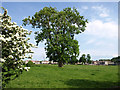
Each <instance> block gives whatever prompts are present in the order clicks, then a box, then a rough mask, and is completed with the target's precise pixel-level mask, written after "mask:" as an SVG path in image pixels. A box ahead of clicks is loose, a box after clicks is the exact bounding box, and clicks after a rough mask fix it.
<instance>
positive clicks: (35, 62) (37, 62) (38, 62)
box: [25, 60, 40, 64]
mask: <svg viewBox="0 0 120 90" xmlns="http://www.w3.org/2000/svg"><path fill="white" fill-rule="evenodd" d="M29 61H32V62H33V63H34V64H40V61H35V60H26V61H25V64H27V63H28V62H29Z"/></svg>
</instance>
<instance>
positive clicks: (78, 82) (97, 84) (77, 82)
mask: <svg viewBox="0 0 120 90" xmlns="http://www.w3.org/2000/svg"><path fill="white" fill-rule="evenodd" d="M65 84H66V85H69V86H71V87H73V88H118V82H109V81H91V80H85V79H70V80H68V81H66V82H65Z"/></svg>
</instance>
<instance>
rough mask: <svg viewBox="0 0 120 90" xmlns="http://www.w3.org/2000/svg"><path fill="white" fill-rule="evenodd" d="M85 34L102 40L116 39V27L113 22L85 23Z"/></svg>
mask: <svg viewBox="0 0 120 90" xmlns="http://www.w3.org/2000/svg"><path fill="white" fill-rule="evenodd" d="M85 33H86V34H89V35H94V36H96V37H103V38H117V36H118V25H117V24H115V23H114V22H105V23H104V22H103V21H101V20H94V21H91V22H89V23H87V28H86V31H85Z"/></svg>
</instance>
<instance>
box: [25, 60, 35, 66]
mask: <svg viewBox="0 0 120 90" xmlns="http://www.w3.org/2000/svg"><path fill="white" fill-rule="evenodd" d="M34 65H35V64H34V63H33V62H32V61H29V62H28V63H27V64H26V66H27V67H33V66H34Z"/></svg>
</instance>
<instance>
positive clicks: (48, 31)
mask: <svg viewBox="0 0 120 90" xmlns="http://www.w3.org/2000/svg"><path fill="white" fill-rule="evenodd" d="M86 23H87V20H85V19H84V17H83V16H80V15H79V12H78V11H77V10H76V9H75V8H73V9H71V8H69V7H68V8H65V9H63V10H62V11H57V10H56V8H52V7H44V8H43V9H41V10H40V11H39V12H36V13H35V15H34V16H32V17H31V18H30V16H28V18H25V19H24V20H23V25H25V26H26V25H32V27H33V28H39V29H40V31H37V32H35V34H36V37H35V40H36V43H37V45H38V43H39V42H40V41H43V40H46V43H45V45H46V47H45V50H46V51H47V52H46V54H47V57H48V58H49V60H50V61H52V60H53V61H57V62H58V66H59V67H62V66H63V63H64V62H66V61H69V60H70V58H71V57H72V56H75V57H77V56H78V55H79V45H78V41H77V40H74V35H75V34H79V33H81V32H83V31H84V30H85V27H86Z"/></svg>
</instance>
